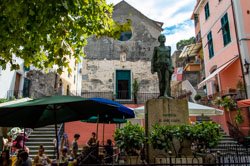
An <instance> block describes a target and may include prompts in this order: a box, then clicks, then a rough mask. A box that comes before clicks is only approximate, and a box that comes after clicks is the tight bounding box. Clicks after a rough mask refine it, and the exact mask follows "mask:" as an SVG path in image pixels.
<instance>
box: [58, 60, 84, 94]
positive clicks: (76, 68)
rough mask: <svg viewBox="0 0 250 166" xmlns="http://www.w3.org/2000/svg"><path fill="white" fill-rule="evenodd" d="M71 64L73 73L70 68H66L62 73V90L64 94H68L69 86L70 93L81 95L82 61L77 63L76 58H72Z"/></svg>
mask: <svg viewBox="0 0 250 166" xmlns="http://www.w3.org/2000/svg"><path fill="white" fill-rule="evenodd" d="M69 66H70V68H71V73H69V72H68V70H66V69H65V70H64V71H63V73H62V74H61V75H60V79H61V85H60V86H61V87H60V88H61V92H62V94H63V95H67V88H69V93H70V94H71V95H77V96H80V95H81V84H82V74H81V68H82V62H80V63H79V64H76V63H75V59H74V58H71V59H70V63H69Z"/></svg>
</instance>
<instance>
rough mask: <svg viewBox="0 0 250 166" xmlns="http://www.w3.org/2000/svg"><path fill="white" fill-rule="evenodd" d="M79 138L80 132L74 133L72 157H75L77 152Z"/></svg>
mask: <svg viewBox="0 0 250 166" xmlns="http://www.w3.org/2000/svg"><path fill="white" fill-rule="evenodd" d="M79 138H80V134H75V135H74V140H73V142H72V157H73V158H74V159H76V158H77V156H78V154H77V153H78V140H79Z"/></svg>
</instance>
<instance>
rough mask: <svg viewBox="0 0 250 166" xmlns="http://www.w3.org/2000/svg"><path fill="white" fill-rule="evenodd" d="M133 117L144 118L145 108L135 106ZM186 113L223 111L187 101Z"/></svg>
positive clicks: (203, 113)
mask: <svg viewBox="0 0 250 166" xmlns="http://www.w3.org/2000/svg"><path fill="white" fill-rule="evenodd" d="M134 112H135V117H136V118H137V119H144V115H145V108H144V106H141V107H137V108H135V109H134ZM188 113H189V116H202V115H204V116H219V115H223V114H224V111H223V110H221V109H217V108H213V107H208V106H205V105H202V104H197V103H193V102H188Z"/></svg>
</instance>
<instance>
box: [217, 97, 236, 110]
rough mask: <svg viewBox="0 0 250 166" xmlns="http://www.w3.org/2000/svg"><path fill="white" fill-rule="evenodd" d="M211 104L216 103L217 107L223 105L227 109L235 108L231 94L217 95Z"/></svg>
mask: <svg viewBox="0 0 250 166" xmlns="http://www.w3.org/2000/svg"><path fill="white" fill-rule="evenodd" d="M213 104H214V105H217V106H219V107H223V108H224V109H225V110H227V111H230V110H232V109H235V108H236V106H237V104H236V102H235V101H234V99H233V98H232V97H231V96H225V97H223V98H221V97H217V98H216V99H215V100H214V101H213Z"/></svg>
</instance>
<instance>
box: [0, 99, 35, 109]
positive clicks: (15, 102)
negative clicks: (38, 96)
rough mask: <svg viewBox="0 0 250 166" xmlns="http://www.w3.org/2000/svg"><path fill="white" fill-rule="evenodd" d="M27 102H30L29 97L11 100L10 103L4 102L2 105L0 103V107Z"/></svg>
mask: <svg viewBox="0 0 250 166" xmlns="http://www.w3.org/2000/svg"><path fill="white" fill-rule="evenodd" d="M29 100H32V99H31V98H29V97H25V98H22V99H16V100H11V101H7V102H4V103H0V107H3V106H7V105H11V104H17V103H22V102H25V101H29Z"/></svg>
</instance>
